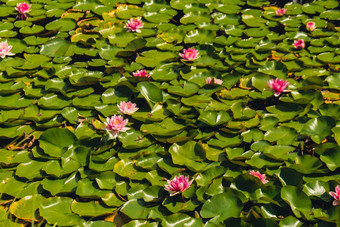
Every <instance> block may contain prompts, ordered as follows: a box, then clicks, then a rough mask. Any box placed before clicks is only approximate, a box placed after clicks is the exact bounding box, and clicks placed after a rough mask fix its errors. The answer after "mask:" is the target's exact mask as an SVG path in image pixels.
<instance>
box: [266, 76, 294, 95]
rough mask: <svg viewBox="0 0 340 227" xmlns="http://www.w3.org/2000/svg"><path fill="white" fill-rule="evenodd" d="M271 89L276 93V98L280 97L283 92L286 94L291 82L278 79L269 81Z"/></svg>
mask: <svg viewBox="0 0 340 227" xmlns="http://www.w3.org/2000/svg"><path fill="white" fill-rule="evenodd" d="M267 83H268V85H269V87H270V88H271V89H272V90H273V91H275V93H274V96H276V97H277V96H279V95H280V94H281V92H285V91H286V90H285V89H286V88H287V86H288V84H289V82H288V81H286V80H281V79H278V78H276V79H275V80H274V79H272V80H269V81H268V82H267Z"/></svg>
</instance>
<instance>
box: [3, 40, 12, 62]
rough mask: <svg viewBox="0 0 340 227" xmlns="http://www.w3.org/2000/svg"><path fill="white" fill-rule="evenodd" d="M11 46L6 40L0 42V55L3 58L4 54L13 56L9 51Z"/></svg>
mask: <svg viewBox="0 0 340 227" xmlns="http://www.w3.org/2000/svg"><path fill="white" fill-rule="evenodd" d="M11 50H12V46H11V45H8V43H7V41H3V42H0V57H1V58H5V57H6V56H13V55H14V54H13V53H11Z"/></svg>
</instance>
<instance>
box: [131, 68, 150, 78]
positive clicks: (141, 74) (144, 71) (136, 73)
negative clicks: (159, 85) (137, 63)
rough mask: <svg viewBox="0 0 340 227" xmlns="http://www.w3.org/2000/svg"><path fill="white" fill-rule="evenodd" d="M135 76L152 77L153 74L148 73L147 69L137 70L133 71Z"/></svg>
mask: <svg viewBox="0 0 340 227" xmlns="http://www.w3.org/2000/svg"><path fill="white" fill-rule="evenodd" d="M132 75H133V76H135V77H147V78H150V76H151V74H148V73H147V72H146V70H145V69H142V70H137V71H136V72H133V73H132Z"/></svg>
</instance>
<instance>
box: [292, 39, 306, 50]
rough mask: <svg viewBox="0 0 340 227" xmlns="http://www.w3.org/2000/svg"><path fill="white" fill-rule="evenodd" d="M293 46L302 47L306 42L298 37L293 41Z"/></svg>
mask: <svg viewBox="0 0 340 227" xmlns="http://www.w3.org/2000/svg"><path fill="white" fill-rule="evenodd" d="M293 46H294V47H295V48H296V49H304V48H305V46H306V44H305V41H304V40H303V39H298V40H295V41H294V43H293Z"/></svg>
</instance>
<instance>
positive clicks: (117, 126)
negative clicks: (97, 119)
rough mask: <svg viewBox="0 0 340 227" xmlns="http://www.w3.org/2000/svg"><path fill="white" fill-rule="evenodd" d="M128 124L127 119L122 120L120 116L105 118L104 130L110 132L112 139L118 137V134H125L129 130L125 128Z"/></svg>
mask: <svg viewBox="0 0 340 227" xmlns="http://www.w3.org/2000/svg"><path fill="white" fill-rule="evenodd" d="M127 123H128V119H125V120H124V119H123V117H122V116H120V115H113V116H111V118H109V117H108V118H106V122H105V123H104V124H105V125H106V130H107V131H109V132H111V134H112V135H113V137H114V138H116V137H117V136H118V133H119V132H126V131H127V130H129V129H130V128H128V127H125V126H126V124H127Z"/></svg>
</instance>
